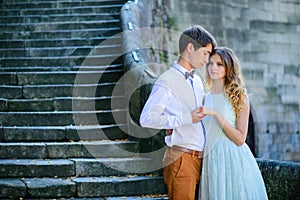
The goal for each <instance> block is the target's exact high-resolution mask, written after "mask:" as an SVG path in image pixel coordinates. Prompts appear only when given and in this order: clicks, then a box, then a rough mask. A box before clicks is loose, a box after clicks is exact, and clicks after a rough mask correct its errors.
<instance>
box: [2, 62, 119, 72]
mask: <svg viewBox="0 0 300 200" xmlns="http://www.w3.org/2000/svg"><path fill="white" fill-rule="evenodd" d="M106 69H107V70H120V69H123V63H116V64H111V65H105V66H100V65H99V66H25V67H24V66H23V67H20V66H18V67H0V72H48V71H53V72H57V71H59V72H61V71H79V70H80V71H103V70H106Z"/></svg>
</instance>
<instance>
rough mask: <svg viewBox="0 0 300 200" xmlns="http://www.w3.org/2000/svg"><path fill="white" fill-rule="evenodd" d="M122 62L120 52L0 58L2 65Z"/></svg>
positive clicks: (64, 64) (73, 64)
mask: <svg viewBox="0 0 300 200" xmlns="http://www.w3.org/2000/svg"><path fill="white" fill-rule="evenodd" d="M117 63H122V57H121V55H120V54H109V55H86V56H84V55H83V56H60V57H19V58H18V57H5V58H2V59H1V60H0V67H17V66H79V65H83V66H99V65H101V66H105V65H106V66H107V65H110V64H117Z"/></svg>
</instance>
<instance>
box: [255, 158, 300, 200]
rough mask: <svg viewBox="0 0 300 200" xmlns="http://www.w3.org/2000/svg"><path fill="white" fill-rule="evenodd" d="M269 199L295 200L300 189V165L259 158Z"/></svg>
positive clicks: (258, 161)
mask: <svg viewBox="0 0 300 200" xmlns="http://www.w3.org/2000/svg"><path fill="white" fill-rule="evenodd" d="M256 160H257V163H258V166H259V168H260V171H261V173H262V176H263V179H264V181H265V185H266V189H267V193H268V197H269V199H272V200H282V199H286V200H289V199H290V200H295V199H297V198H299V196H298V197H296V194H299V187H300V163H298V162H285V161H277V160H263V159H259V158H257V159H256Z"/></svg>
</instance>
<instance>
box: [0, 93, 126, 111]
mask: <svg viewBox="0 0 300 200" xmlns="http://www.w3.org/2000/svg"><path fill="white" fill-rule="evenodd" d="M112 102H113V105H114V108H112V106H111V105H112ZM125 107H126V105H125V97H124V96H114V97H111V96H108V97H105V96H104V97H94V98H92V97H86V98H85V97H57V98H46V99H0V111H6V112H17V111H71V110H73V111H95V110H112V109H122V108H125Z"/></svg>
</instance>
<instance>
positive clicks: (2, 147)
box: [0, 143, 46, 159]
mask: <svg viewBox="0 0 300 200" xmlns="http://www.w3.org/2000/svg"><path fill="white" fill-rule="evenodd" d="M45 157H46V145H45V144H44V143H0V158H1V159H13V158H20V159H23V158H33V159H38V158H45Z"/></svg>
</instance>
